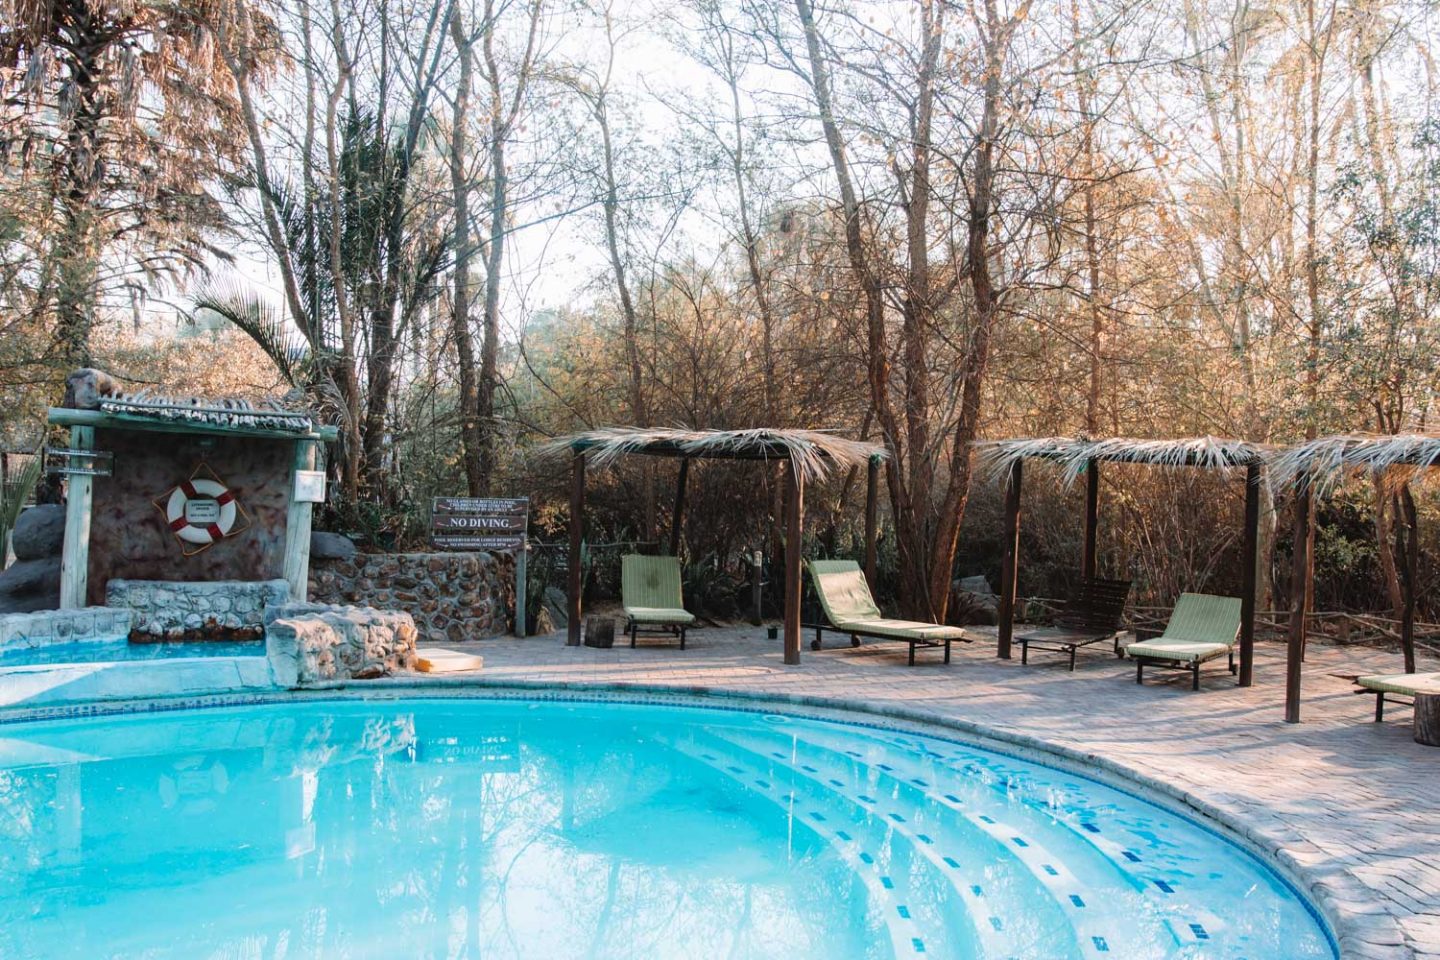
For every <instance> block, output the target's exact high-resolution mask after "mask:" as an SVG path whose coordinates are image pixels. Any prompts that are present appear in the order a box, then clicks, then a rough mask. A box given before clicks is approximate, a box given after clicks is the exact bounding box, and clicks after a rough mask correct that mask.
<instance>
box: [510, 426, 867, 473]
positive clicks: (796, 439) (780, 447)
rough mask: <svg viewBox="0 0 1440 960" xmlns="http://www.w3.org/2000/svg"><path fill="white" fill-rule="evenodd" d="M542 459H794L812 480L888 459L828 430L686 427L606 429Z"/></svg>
mask: <svg viewBox="0 0 1440 960" xmlns="http://www.w3.org/2000/svg"><path fill="white" fill-rule="evenodd" d="M538 453H539V455H540V456H541V457H549V458H554V457H557V456H560V455H562V454H568V453H584V454H585V455H586V457H587V459H589V460H590V461H591V462H592V463H594V464H596V465H597V466H604V465H606V464H608V463H611V462H613V461H615V460H617V459H619V458H620V457H623V456H626V455H627V454H639V455H642V456H651V457H693V458H695V459H702V460H703V459H710V460H781V459H786V460H789V461H790V462H791V463H792V464H794V465H795V467H796V469H798V470H799V471H800V474H801V476H803V477H805V478H806V479H807V480H819V479H822V478H824V477H825V476H826V475H827V474H828V473H829V472H830V470H831V468H833V467H841V468H848V467H853V466H858V465H860V464H863V463H866V462H868V461H869V460H870V458H871V457H884V456H885V455H886V454H885V448H884V447H883V446H881V445H880V444H878V443H867V442H865V441H863V440H849V439H846V438H845V437H841V436H837V435H836V434H834V433H831V432H829V431H826V430H790V429H783V430H782V429H776V428H771V427H759V428H755V429H750V430H691V429H688V428H685V427H604V428H601V429H598V430H586V431H584V432H582V433H576V434H571V435H570V436H568V437H560V438H558V439H555V440H551V441H550V442H549V443H546V444H543V445H542V446H541V447H540V448H539V451H538Z"/></svg>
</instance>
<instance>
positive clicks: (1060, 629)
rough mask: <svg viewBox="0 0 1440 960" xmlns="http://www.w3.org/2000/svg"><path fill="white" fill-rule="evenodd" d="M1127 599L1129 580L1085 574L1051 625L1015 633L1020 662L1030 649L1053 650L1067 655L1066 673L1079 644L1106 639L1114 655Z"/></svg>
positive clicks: (1026, 658) (1072, 669) (1072, 666)
mask: <svg viewBox="0 0 1440 960" xmlns="http://www.w3.org/2000/svg"><path fill="white" fill-rule="evenodd" d="M1129 599H1130V581H1129V580H1106V579H1104V578H1103V577H1085V578H1083V579H1082V580H1081V581H1080V586H1079V589H1078V590H1076V591H1075V595H1074V596H1073V597H1071V598H1070V599H1069V600H1066V601H1065V605H1064V607H1063V608H1061V610H1060V611H1059V612H1058V613H1056V615H1055V616H1054V617H1053V618H1052V620H1053V624H1054V625H1053V626H1050V627H1042V628H1040V629H1038V630H1031V631H1029V632H1028V633H1022V634H1017V635H1016V637H1015V639H1016V640H1018V641H1019V642H1020V663H1021V664H1022V665H1023V664H1028V663H1029V662H1030V648H1031V647H1034V648H1035V649H1037V650H1055V651H1057V652H1059V653H1068V654H1069V655H1070V672H1071V673H1074V672H1075V654H1076V651H1078V650H1079V649H1080V648H1081V647H1088V646H1090V645H1091V644H1093V643H1100V642H1101V641H1104V640H1110V641H1113V643H1114V653H1115V655H1116V656H1117V657H1120V656H1124V654H1123V653H1122V652H1121V650H1120V633H1121V631H1122V629H1123V625H1122V624H1121V622H1120V618H1121V616H1122V615H1123V614H1124V612H1125V602H1126V601H1127V600H1129Z"/></svg>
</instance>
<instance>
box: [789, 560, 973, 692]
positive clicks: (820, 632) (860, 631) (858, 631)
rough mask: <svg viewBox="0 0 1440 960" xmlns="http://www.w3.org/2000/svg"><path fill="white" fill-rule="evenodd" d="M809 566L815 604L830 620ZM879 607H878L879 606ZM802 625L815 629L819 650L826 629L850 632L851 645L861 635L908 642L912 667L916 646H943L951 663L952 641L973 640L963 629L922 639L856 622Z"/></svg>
mask: <svg viewBox="0 0 1440 960" xmlns="http://www.w3.org/2000/svg"><path fill="white" fill-rule="evenodd" d="M854 566H855V570H854V572H855V573H857V574H858V573H860V566H859V564H855V565H854ZM807 567H809V573H810V576H809V577H807V578H806V582H807V583H808V585H809V589H810V591H811V597H812V598H813V599H814V601H815V606H816V607H818V608H819V610H820V616H821V617H823V618H825V620H826V621H828V620H829V617H830V614H829V613H827V612H825V605H824V604H823V603H821V602H820V588H819V587H818V586H817V585H816V583H815V577H816V572H815V568H814V566H812V565H810V564H808V563H807ZM865 591H866V594H867V595H868V593H869V586H868V585H867V586H866V588H865ZM869 601H870V604H871V606H875V600H874V598H873V597H870V598H869ZM877 609H878V608H877ZM916 626H943V624H921V623H918V622H917V623H916ZM801 627H802V628H804V629H809V630H814V631H815V639H814V640H812V641H810V649H811V650H819V649H820V648H821V640H822V638H823V636H824V632H825V631H826V630H829V631H830V632H831V633H844V634H849V636H850V646H852V647H858V646H860V638H861V637H869V638H871V639H873V640H886V641H890V642H893V643H904V644H908V645H909V647H910V650H909V656H908V657H907V662H908V664H909V666H912V667H913V666H915V648H916V647H917V646H925V647H943V648H944V651H945V653H944V657H945V659H944V662H945V663H949V662H950V645H951V643H953V642H954V641H955V640H956V639H958V640H960V641H962V642H964V643H970V642H972V640H971V638H970V637H967V636H964V631H961V636H960V637H958V638H956V637H945V638H943V639H940V640H924V639H921V638H918V637H897V636H895V635H894V634H892V633H880V632H877V631H871V630H866V629H864V628H863V627H861V626H856V625H854V624H851V625H849V626H839V625H836V624H834V623H831V622H824V623H821V622H817V621H816V620H811V621H810V622H805V621H803V620H802V622H801ZM957 629H958V628H957Z"/></svg>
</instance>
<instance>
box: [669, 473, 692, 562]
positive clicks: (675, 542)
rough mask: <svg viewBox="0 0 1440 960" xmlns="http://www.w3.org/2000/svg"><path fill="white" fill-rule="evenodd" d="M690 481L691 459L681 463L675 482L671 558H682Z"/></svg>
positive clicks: (671, 526)
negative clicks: (688, 483) (686, 503)
mask: <svg viewBox="0 0 1440 960" xmlns="http://www.w3.org/2000/svg"><path fill="white" fill-rule="evenodd" d="M689 479H690V458H689V457H686V458H685V459H683V460H681V461H680V477H679V479H678V480H676V481H675V516H674V518H673V519H671V521H670V556H672V557H678V556H680V532H681V531H682V530H684V528H685V527H684V521H685V483H686V481H687V480H689Z"/></svg>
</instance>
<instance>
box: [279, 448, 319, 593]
mask: <svg viewBox="0 0 1440 960" xmlns="http://www.w3.org/2000/svg"><path fill="white" fill-rule="evenodd" d="M316 443H317V441H315V440H296V441H295V461H294V464H293V465H292V466H291V469H290V498H289V499H290V502H289V505H288V506H287V507H286V509H285V581H286V582H287V583H289V584H290V600H291V602H292V603H305V602H306V601H307V600H309V599H310V529H311V525H312V523H313V521H314V516H315V505H314V504H313V503H310V502H309V501H308V500H307V501H304V502H302V501H299V500H296V499H295V484H296V479H297V476H298V474H299V472H300V471H301V470H314V469H315V463H316V459H317V456H318V455H317V453H316V450H315V444H316Z"/></svg>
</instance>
